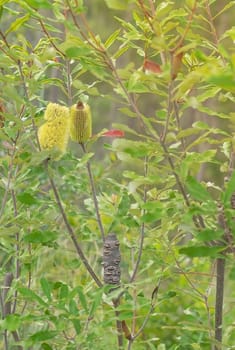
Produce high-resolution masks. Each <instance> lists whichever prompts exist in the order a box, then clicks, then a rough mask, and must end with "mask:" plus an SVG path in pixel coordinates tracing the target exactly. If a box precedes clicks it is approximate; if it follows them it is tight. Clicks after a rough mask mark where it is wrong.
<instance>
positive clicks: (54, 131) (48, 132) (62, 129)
mask: <svg viewBox="0 0 235 350" xmlns="http://www.w3.org/2000/svg"><path fill="white" fill-rule="evenodd" d="M44 119H45V120H46V122H45V123H44V124H43V125H42V126H41V127H40V128H39V130H38V140H39V143H40V146H41V148H42V149H43V150H50V149H55V150H57V151H58V156H56V158H55V159H56V160H58V159H59V158H60V157H61V156H62V155H63V154H64V153H65V151H66V147H67V144H68V140H69V121H70V119H69V109H68V108H67V107H64V106H60V105H59V104H57V103H49V104H48V106H47V108H46V111H45V115H44Z"/></svg>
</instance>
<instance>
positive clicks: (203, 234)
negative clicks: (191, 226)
mask: <svg viewBox="0 0 235 350" xmlns="http://www.w3.org/2000/svg"><path fill="white" fill-rule="evenodd" d="M223 234H224V231H223V230H211V229H205V230H203V231H200V232H198V233H197V234H196V235H195V238H196V239H197V240H198V241H204V242H206V241H212V240H215V239H219V238H221V237H222V236H223Z"/></svg>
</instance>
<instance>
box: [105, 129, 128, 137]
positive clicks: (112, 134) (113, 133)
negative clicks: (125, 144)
mask: <svg viewBox="0 0 235 350" xmlns="http://www.w3.org/2000/svg"><path fill="white" fill-rule="evenodd" d="M102 136H106V137H123V136H124V131H122V130H118V129H111V130H108V131H105V132H104V133H103V134H102Z"/></svg>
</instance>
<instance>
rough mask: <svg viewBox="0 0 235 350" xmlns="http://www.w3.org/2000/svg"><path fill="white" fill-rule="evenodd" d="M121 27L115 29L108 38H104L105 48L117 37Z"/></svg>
mask: <svg viewBox="0 0 235 350" xmlns="http://www.w3.org/2000/svg"><path fill="white" fill-rule="evenodd" d="M120 31H121V29H117V30H116V31H115V32H114V33H112V34H111V35H110V36H109V38H108V39H107V40H106V42H105V43H104V46H105V48H106V49H108V48H109V47H110V46H111V45H112V44H113V43H114V41H115V40H116V39H117V37H118V36H119V34H120Z"/></svg>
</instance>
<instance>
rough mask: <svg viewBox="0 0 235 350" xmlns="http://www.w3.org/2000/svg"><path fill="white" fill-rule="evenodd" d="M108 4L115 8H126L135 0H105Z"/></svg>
mask: <svg viewBox="0 0 235 350" xmlns="http://www.w3.org/2000/svg"><path fill="white" fill-rule="evenodd" d="M105 2H106V5H107V6H108V7H109V8H110V9H113V10H126V9H127V7H128V5H129V3H131V2H133V0H131V1H130V0H125V1H123V0H105Z"/></svg>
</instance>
